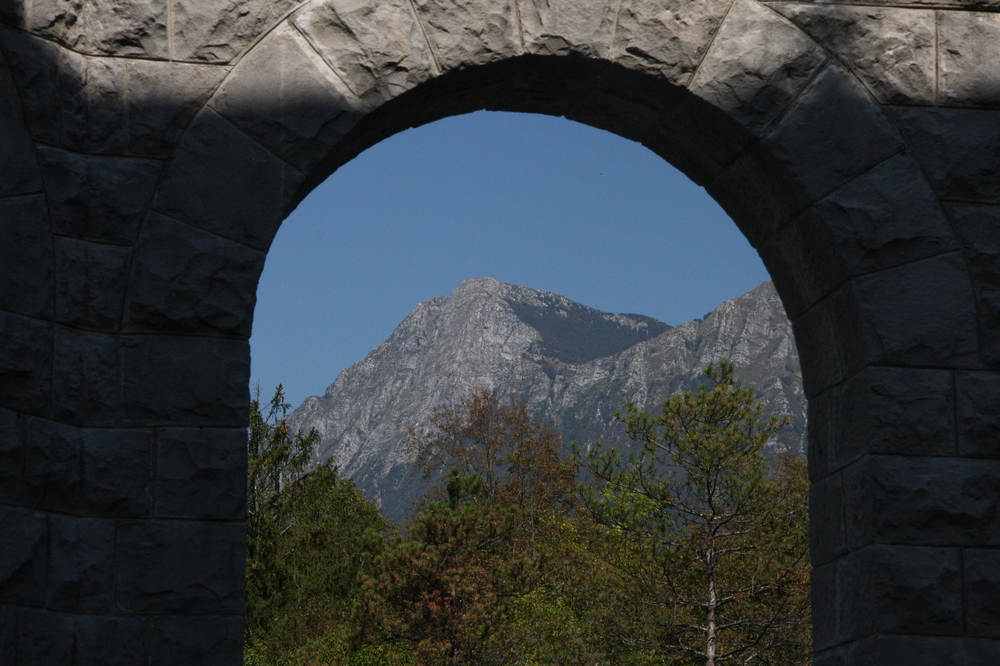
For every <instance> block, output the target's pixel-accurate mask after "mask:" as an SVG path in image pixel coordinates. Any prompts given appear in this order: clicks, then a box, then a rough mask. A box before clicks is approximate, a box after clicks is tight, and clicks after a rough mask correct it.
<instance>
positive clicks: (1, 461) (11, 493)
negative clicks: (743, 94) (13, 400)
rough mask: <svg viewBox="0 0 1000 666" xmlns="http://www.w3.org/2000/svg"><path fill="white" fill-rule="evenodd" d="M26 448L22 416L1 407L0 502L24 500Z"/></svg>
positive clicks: (13, 502) (11, 502) (9, 502)
mask: <svg viewBox="0 0 1000 666" xmlns="http://www.w3.org/2000/svg"><path fill="white" fill-rule="evenodd" d="M24 450H25V446H24V432H23V426H22V423H21V418H20V417H19V416H18V415H17V413H16V412H12V411H10V410H9V409H3V408H0V502H3V503H5V504H14V505H17V504H20V503H21V501H22V497H21V491H22V485H23V479H24Z"/></svg>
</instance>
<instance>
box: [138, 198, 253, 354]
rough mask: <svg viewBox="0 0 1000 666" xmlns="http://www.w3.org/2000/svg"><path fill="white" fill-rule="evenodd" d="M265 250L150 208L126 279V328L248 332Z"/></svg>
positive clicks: (202, 332) (159, 330)
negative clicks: (168, 216)
mask: <svg viewBox="0 0 1000 666" xmlns="http://www.w3.org/2000/svg"><path fill="white" fill-rule="evenodd" d="M263 268H264V253H263V252H258V251H256V250H253V249H251V248H248V247H247V246H245V245H240V244H239V243H234V242H233V241H230V240H226V239H225V238H220V237H219V236H216V235H214V234H210V233H208V232H206V231H202V230H200V229H192V228H191V227H188V226H187V225H184V224H181V223H180V222H177V221H175V220H171V219H170V218H167V217H164V216H162V215H156V214H155V213H151V214H150V216H149V219H148V221H147V223H146V227H145V229H144V231H143V235H142V240H141V241H140V243H139V246H138V249H137V252H136V258H135V266H134V268H133V273H132V279H131V281H130V285H129V299H128V304H127V307H128V320H127V321H128V323H127V326H126V329H127V330H128V331H130V332H151V333H166V332H170V331H175V332H184V333H201V334H206V335H211V334H220V333H221V334H229V335H237V336H241V337H249V336H250V324H251V322H250V321H249V320H247V318H246V317H245V316H244V314H245V313H246V312H247V311H248V310H250V309H252V308H253V304H254V301H255V293H254V287H255V285H256V283H257V276H258V275H260V272H261V270H263Z"/></svg>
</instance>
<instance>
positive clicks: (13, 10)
mask: <svg viewBox="0 0 1000 666" xmlns="http://www.w3.org/2000/svg"><path fill="white" fill-rule="evenodd" d="M0 23H6V24H7V25H9V26H13V27H15V28H23V27H24V0H0Z"/></svg>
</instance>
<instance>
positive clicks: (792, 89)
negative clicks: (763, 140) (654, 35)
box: [690, 0, 827, 133]
mask: <svg viewBox="0 0 1000 666" xmlns="http://www.w3.org/2000/svg"><path fill="white" fill-rule="evenodd" d="M826 58H827V55H826V53H825V52H824V51H823V49H821V48H820V47H819V45H818V44H816V43H815V42H814V41H813V40H811V39H810V38H809V37H807V36H806V35H804V34H803V33H802V31H800V30H798V29H797V28H795V26H793V25H791V24H789V23H788V21H786V20H785V19H783V18H781V17H780V16H778V15H777V14H775V13H774V12H772V11H770V10H769V9H767V8H765V7H762V6H761V5H760V4H758V3H757V2H754V1H753V0H736V4H735V5H734V6H733V8H732V9H731V10H730V11H729V14H728V16H727V17H726V20H725V23H723V24H722V28H720V29H719V34H718V36H717V37H716V39H715V42H714V43H713V45H712V48H711V49H710V50H709V52H708V54H707V55H706V56H705V60H704V62H703V63H702V65H701V67H700V68H699V69H698V74H697V76H696V77H695V78H694V80H693V81H692V82H691V84H690V88H691V90H692V91H693V92H694V93H695V94H696V95H698V96H699V97H701V98H702V99H704V100H706V101H708V102H711V103H712V104H713V105H715V106H717V107H718V108H720V109H723V110H724V111H726V112H728V113H729V115H731V116H732V117H733V118H734V119H736V120H737V121H738V122H739V123H740V124H741V125H743V126H744V127H746V128H747V129H749V130H750V131H752V132H755V133H758V132H760V131H762V130H763V129H764V128H765V127H766V126H767V125H768V124H770V123H771V122H772V121H773V120H774V119H775V118H776V117H777V116H778V115H779V114H780V113H781V112H782V111H784V109H785V107H787V106H788V105H789V104H790V103H791V101H792V100H793V99H794V98H795V97H796V96H797V95H798V94H799V92H800V91H801V90H802V89H803V88H804V87H805V86H806V84H807V83H809V81H810V80H811V79H812V78H813V77H814V76H815V75H816V70H817V68H819V67H820V66H822V65H823V63H824V62H826Z"/></svg>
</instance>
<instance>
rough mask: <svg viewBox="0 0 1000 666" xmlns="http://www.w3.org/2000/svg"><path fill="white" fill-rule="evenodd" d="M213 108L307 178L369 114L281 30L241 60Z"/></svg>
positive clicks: (295, 35) (300, 41) (298, 40)
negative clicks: (362, 117)
mask: <svg viewBox="0 0 1000 666" xmlns="http://www.w3.org/2000/svg"><path fill="white" fill-rule="evenodd" d="M212 107H213V108H214V109H215V110H216V111H218V112H219V113H220V114H221V115H223V116H225V117H226V118H227V119H228V120H230V121H231V122H232V123H233V124H234V125H236V126H237V127H239V128H240V129H242V130H243V131H244V132H246V133H247V134H249V135H250V136H252V137H254V138H255V139H257V140H258V141H260V142H261V144H263V145H264V146H266V147H267V148H269V149H270V150H271V151H272V152H274V153H275V154H276V155H278V156H279V157H281V158H282V159H284V160H285V161H286V162H288V163H289V164H291V165H292V166H294V167H295V168H296V169H298V170H299V171H302V172H303V173H307V172H308V171H310V170H311V169H312V168H313V167H315V166H316V165H317V164H318V163H319V162H320V160H322V159H323V158H324V157H325V156H326V155H327V153H329V152H330V149H331V148H333V146H334V145H336V144H337V143H338V142H339V141H340V139H341V138H343V136H344V135H345V134H347V132H348V131H349V130H350V129H351V128H352V127H353V126H354V125H355V124H356V123H357V122H358V120H359V119H360V117H361V116H362V115H363V113H364V110H363V109H362V107H361V104H360V102H359V101H358V100H357V98H355V97H354V94H353V93H351V92H350V90H349V89H348V88H347V87H346V85H345V84H344V83H343V82H341V81H340V80H339V79H338V77H337V76H336V75H335V74H334V73H333V71H331V69H330V67H329V66H328V65H327V64H326V63H324V62H323V61H322V60H321V59H320V57H319V56H318V55H317V54H316V52H315V51H314V50H313V49H312V47H311V46H309V44H308V43H307V42H306V41H305V39H304V38H303V37H302V35H301V34H300V33H299V32H298V31H297V30H295V29H294V28H292V27H290V26H284V27H279V28H278V29H277V30H276V31H275V32H272V33H271V34H270V35H268V38H267V39H266V40H265V41H264V42H262V43H261V44H258V45H257V47H256V48H254V49H253V50H252V51H251V52H250V53H248V54H247V56H246V57H245V58H243V59H241V60H240V63H239V64H238V65H237V66H236V68H235V69H234V70H233V74H232V75H231V76H230V77H229V78H228V79H227V80H226V82H225V84H223V86H222V88H221V89H220V90H219V91H218V92H217V93H216V95H215V96H214V97H213V98H212Z"/></svg>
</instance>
